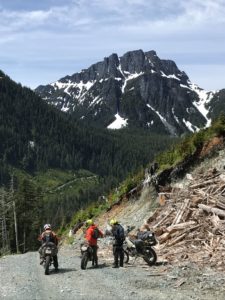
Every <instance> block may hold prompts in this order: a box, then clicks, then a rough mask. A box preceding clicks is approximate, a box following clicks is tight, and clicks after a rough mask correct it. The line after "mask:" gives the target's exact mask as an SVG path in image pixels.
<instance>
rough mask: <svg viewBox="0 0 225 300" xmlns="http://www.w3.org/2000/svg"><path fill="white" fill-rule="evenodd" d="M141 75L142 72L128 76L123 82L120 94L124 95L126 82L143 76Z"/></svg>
mask: <svg viewBox="0 0 225 300" xmlns="http://www.w3.org/2000/svg"><path fill="white" fill-rule="evenodd" d="M143 74H144V72H140V73H133V74H129V76H128V77H127V78H126V79H125V81H124V83H123V86H122V88H121V90H122V93H124V90H125V87H126V85H127V82H128V81H129V80H132V79H134V78H137V77H139V76H141V75H143Z"/></svg>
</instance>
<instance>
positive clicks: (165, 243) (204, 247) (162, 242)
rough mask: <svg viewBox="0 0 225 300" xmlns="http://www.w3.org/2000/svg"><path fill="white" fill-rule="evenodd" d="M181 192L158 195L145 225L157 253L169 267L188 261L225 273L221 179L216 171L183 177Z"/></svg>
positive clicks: (224, 206)
mask: <svg viewBox="0 0 225 300" xmlns="http://www.w3.org/2000/svg"><path fill="white" fill-rule="evenodd" d="M187 181H188V184H187V185H186V186H185V187H183V188H181V187H180V188H177V187H174V188H171V191H170V192H168V193H167V192H163V193H159V203H160V207H159V208H158V209H157V210H156V211H155V212H154V214H153V216H151V218H149V220H148V224H149V226H150V228H151V229H152V230H153V231H154V232H155V234H156V237H157V239H158V241H159V244H158V246H157V249H156V250H157V253H158V254H159V255H160V256H161V259H162V260H166V261H168V262H171V263H175V262H180V261H183V260H188V261H192V262H195V263H197V264H199V265H206V264H207V265H209V266H211V267H216V268H219V269H225V175H224V174H222V173H220V172H219V171H218V170H216V169H211V170H209V171H208V172H207V173H204V174H203V173H202V174H201V173H199V174H197V175H196V176H195V177H193V176H192V175H190V174H189V175H188V176H187Z"/></svg>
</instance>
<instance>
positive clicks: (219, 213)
mask: <svg viewBox="0 0 225 300" xmlns="http://www.w3.org/2000/svg"><path fill="white" fill-rule="evenodd" d="M198 207H199V208H201V209H203V210H204V211H207V212H208V213H213V214H215V215H217V216H220V217H224V218H225V211H224V210H222V209H219V208H215V207H210V206H208V205H205V204H199V205H198Z"/></svg>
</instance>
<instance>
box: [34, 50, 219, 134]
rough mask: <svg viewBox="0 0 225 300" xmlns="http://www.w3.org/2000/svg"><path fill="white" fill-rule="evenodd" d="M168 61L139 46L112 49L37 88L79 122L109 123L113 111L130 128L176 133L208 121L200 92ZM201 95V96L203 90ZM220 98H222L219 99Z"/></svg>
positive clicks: (52, 102)
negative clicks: (100, 58)
mask: <svg viewBox="0 0 225 300" xmlns="http://www.w3.org/2000/svg"><path fill="white" fill-rule="evenodd" d="M199 90H200V89H199V88H198V87H196V86H195V87H194V85H193V84H192V83H191V81H190V80H189V78H188V76H187V75H186V73H185V72H183V71H180V70H179V68H178V67H177V65H176V63H175V62H174V61H172V60H165V59H160V58H159V57H158V56H157V54H156V51H154V50H150V51H147V52H144V51H143V50H141V49H138V50H133V51H128V52H126V53H125V54H124V55H122V56H120V57H118V55H117V54H116V53H112V54H111V55H110V56H108V57H105V58H104V59H103V61H100V62H97V63H95V64H93V65H91V66H90V67H89V68H87V69H84V70H82V71H81V72H79V73H75V74H73V75H71V76H69V75H68V76H66V77H64V78H61V79H60V80H58V81H56V82H54V83H52V84H49V85H47V86H39V87H38V88H37V89H36V93H38V94H39V95H40V96H41V97H42V98H43V99H45V100H46V101H47V102H48V103H50V104H52V105H55V106H56V107H57V108H58V109H60V110H63V111H66V112H68V113H70V114H73V115H74V116H75V117H76V118H78V119H81V120H82V121H83V122H93V123H96V124H98V126H102V127H105V128H107V127H108V128H109V126H110V124H112V123H113V122H114V121H115V120H117V119H116V117H115V116H116V114H117V113H118V114H119V116H120V117H121V118H122V119H123V120H127V122H126V126H128V127H130V128H143V129H145V130H148V131H151V132H159V133H165V134H171V135H180V134H182V133H184V132H189V131H192V132H194V131H196V130H199V128H201V127H204V126H206V125H209V124H210V118H209V116H207V115H208V113H209V111H210V109H211V108H210V103H209V102H210V100H209V99H212V98H213V97H214V95H215V93H212V92H210V97H209V98H207V99H208V100H207V101H206V98H205V94H204V92H201V93H200V92H199ZM203 94H204V95H203ZM220 103H221V101H220Z"/></svg>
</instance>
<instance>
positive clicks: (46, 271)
mask: <svg viewBox="0 0 225 300" xmlns="http://www.w3.org/2000/svg"><path fill="white" fill-rule="evenodd" d="M50 260H51V257H50V255H48V256H46V260H45V265H44V268H45V275H49V266H50Z"/></svg>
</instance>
